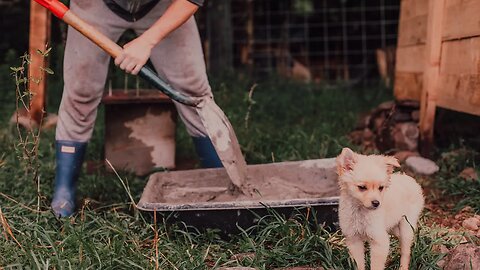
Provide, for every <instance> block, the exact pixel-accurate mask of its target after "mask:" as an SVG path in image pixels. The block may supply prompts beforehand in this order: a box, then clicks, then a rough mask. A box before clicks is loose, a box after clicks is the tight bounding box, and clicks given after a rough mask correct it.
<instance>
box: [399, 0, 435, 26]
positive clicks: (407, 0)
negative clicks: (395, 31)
mask: <svg viewBox="0 0 480 270" xmlns="http://www.w3.org/2000/svg"><path fill="white" fill-rule="evenodd" d="M428 2H429V1H428V0H402V2H401V3H400V21H402V20H408V19H411V18H413V17H417V16H420V15H427V13H428Z"/></svg>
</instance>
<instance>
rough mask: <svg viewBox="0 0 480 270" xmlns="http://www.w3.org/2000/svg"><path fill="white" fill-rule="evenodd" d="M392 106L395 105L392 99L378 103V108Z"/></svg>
mask: <svg viewBox="0 0 480 270" xmlns="http://www.w3.org/2000/svg"><path fill="white" fill-rule="evenodd" d="M393 106H395V102H394V101H385V102H383V103H381V104H380V105H378V107H377V108H378V109H380V110H391V109H392V108H393Z"/></svg>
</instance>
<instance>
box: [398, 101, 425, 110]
mask: <svg viewBox="0 0 480 270" xmlns="http://www.w3.org/2000/svg"><path fill="white" fill-rule="evenodd" d="M398 106H401V107H410V108H414V109H418V108H420V102H418V101H416V100H402V101H399V102H398Z"/></svg>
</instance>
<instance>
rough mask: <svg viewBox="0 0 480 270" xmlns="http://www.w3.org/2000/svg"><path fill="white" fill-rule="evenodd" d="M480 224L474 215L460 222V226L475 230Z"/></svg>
mask: <svg viewBox="0 0 480 270" xmlns="http://www.w3.org/2000/svg"><path fill="white" fill-rule="evenodd" d="M479 225H480V220H479V219H477V218H476V217H471V218H467V219H465V220H464V221H463V222H462V227H463V228H464V229H467V230H471V231H476V230H478V226H479Z"/></svg>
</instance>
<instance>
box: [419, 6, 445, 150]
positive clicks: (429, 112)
mask: <svg viewBox="0 0 480 270" xmlns="http://www.w3.org/2000/svg"><path fill="white" fill-rule="evenodd" d="M444 8H445V0H436V1H430V2H429V6H428V22H427V40H426V46H425V69H424V73H423V89H422V99H421V102H420V151H421V153H422V154H423V155H425V156H430V155H431V154H432V148H433V129H434V122H435V110H436V99H437V86H438V79H439V74H440V57H441V49H442V22H443V16H444Z"/></svg>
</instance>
